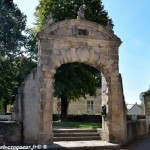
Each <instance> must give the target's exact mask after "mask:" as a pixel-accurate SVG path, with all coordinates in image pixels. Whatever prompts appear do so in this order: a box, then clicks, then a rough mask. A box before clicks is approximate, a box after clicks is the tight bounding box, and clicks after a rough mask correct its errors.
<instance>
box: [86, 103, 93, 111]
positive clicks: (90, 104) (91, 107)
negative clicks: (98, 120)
mask: <svg viewBox="0 0 150 150" xmlns="http://www.w3.org/2000/svg"><path fill="white" fill-rule="evenodd" d="M93 111H94V101H87V113H93Z"/></svg>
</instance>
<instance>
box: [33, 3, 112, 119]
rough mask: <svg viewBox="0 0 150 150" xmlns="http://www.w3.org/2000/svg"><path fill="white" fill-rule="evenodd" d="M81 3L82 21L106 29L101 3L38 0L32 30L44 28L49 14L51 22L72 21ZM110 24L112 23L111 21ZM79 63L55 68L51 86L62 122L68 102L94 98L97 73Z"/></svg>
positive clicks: (105, 15)
mask: <svg viewBox="0 0 150 150" xmlns="http://www.w3.org/2000/svg"><path fill="white" fill-rule="evenodd" d="M82 4H85V6H86V9H85V18H86V19H87V20H91V21H94V22H97V23H99V24H101V25H104V26H106V25H107V23H108V19H109V17H108V13H107V12H106V11H105V10H104V6H103V5H102V2H101V0H84V3H83V1H79V0H71V1H70V0H59V1H58V0H40V1H39V5H38V6H37V8H36V11H35V16H36V28H35V31H36V32H39V31H41V30H42V29H44V27H45V25H46V22H47V18H48V15H49V14H50V13H51V14H52V16H53V19H54V21H55V22H58V21H61V20H65V19H76V18H77V12H78V10H79V7H80V6H81V5H82ZM111 23H112V22H111ZM91 68H92V67H90V66H87V65H85V64H80V63H69V64H64V65H62V66H61V67H60V68H58V69H57V72H56V74H55V77H54V78H55V83H54V89H55V92H54V96H56V97H58V98H60V99H61V105H62V106H61V108H62V110H61V118H62V119H63V120H65V119H66V115H67V107H68V104H69V102H70V101H72V100H76V99H78V98H79V97H81V96H82V97H85V96H86V94H89V95H91V96H92V95H95V92H96V84H97V82H99V80H100V72H99V71H98V70H96V69H93V68H92V69H91Z"/></svg>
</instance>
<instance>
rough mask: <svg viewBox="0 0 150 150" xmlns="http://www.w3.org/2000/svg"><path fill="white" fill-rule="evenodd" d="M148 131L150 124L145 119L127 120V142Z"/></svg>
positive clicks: (149, 131)
mask: <svg viewBox="0 0 150 150" xmlns="http://www.w3.org/2000/svg"><path fill="white" fill-rule="evenodd" d="M148 133H150V126H147V124H146V120H145V119H141V120H137V121H130V122H127V143H129V142H131V141H134V140H136V139H138V138H140V137H142V136H145V135H147V134H148Z"/></svg>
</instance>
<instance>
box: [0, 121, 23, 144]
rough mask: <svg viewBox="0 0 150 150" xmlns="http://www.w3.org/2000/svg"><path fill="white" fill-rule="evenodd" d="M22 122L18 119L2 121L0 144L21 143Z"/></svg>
mask: <svg viewBox="0 0 150 150" xmlns="http://www.w3.org/2000/svg"><path fill="white" fill-rule="evenodd" d="M21 143H22V124H21V123H19V122H16V121H0V144H21Z"/></svg>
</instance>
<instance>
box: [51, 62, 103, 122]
mask: <svg viewBox="0 0 150 150" xmlns="http://www.w3.org/2000/svg"><path fill="white" fill-rule="evenodd" d="M68 70H69V71H68ZM54 78H55V83H54V89H55V91H54V96H55V97H58V98H60V99H61V108H62V110H61V120H66V117H67V108H68V105H69V102H70V101H76V100H77V99H79V98H80V97H84V98H86V95H87V94H88V95H90V96H96V87H97V85H98V83H99V82H100V81H101V74H100V72H99V71H98V70H97V69H95V68H93V67H91V66H89V65H85V64H82V63H78V62H75V63H67V64H63V65H61V66H60V67H59V68H58V69H57V72H56V74H55V76H54Z"/></svg>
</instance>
